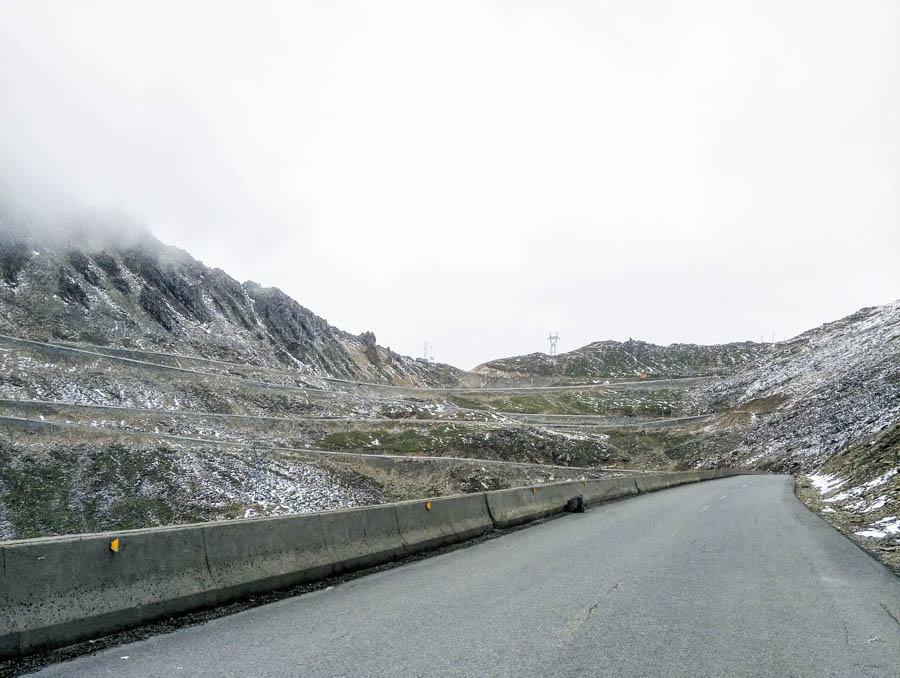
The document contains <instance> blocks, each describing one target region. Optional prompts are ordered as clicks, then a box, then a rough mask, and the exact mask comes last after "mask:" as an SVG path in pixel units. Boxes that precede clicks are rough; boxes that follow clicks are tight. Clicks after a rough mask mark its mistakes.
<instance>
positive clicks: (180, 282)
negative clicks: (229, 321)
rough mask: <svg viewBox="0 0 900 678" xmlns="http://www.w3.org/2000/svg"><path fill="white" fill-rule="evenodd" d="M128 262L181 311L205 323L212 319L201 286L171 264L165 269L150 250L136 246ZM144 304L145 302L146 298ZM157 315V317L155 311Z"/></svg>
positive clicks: (126, 257) (137, 274)
mask: <svg viewBox="0 0 900 678" xmlns="http://www.w3.org/2000/svg"><path fill="white" fill-rule="evenodd" d="M125 266H127V267H128V269H129V270H130V271H131V272H132V273H134V274H135V275H136V276H139V277H141V278H143V279H144V281H146V283H147V285H148V286H149V287H151V288H154V289H155V290H156V292H158V293H159V295H160V296H161V298H162V299H164V300H165V301H167V302H169V304H171V306H172V307H173V308H174V309H175V310H176V311H177V312H179V313H181V314H182V315H185V316H187V317H189V318H193V319H195V320H197V321H198V322H201V323H205V322H209V320H210V316H209V312H208V311H207V310H206V306H205V305H204V304H203V297H202V295H201V294H200V291H199V289H198V288H197V287H196V286H194V285H191V284H190V283H189V282H188V281H187V280H185V279H184V278H183V277H182V276H181V275H179V274H178V273H177V272H176V271H175V270H173V269H172V268H171V267H166V269H165V270H164V269H163V268H162V267H161V266H160V264H159V263H158V261H157V259H156V258H155V257H153V256H152V255H151V254H150V253H148V252H146V251H144V250H135V249H133V250H131V251H129V252H128V253H127V254H126V255H125ZM143 298H144V295H143V293H142V299H143ZM141 304H142V306H143V301H142V302H141ZM145 310H146V308H145ZM148 312H149V311H148ZM151 315H152V314H151ZM153 317H154V318H156V316H155V315H154V316H153ZM157 320H158V318H157ZM161 324H162V323H161Z"/></svg>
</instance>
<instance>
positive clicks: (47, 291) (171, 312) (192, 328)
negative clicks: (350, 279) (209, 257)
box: [0, 211, 462, 386]
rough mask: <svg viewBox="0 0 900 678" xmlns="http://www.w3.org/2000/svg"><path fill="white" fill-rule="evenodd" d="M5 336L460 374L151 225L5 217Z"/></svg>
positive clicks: (0, 216) (268, 362) (338, 370)
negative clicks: (120, 229) (58, 228)
mask: <svg viewBox="0 0 900 678" xmlns="http://www.w3.org/2000/svg"><path fill="white" fill-rule="evenodd" d="M0 333H3V334H8V335H12V336H17V337H21V338H26V339H35V340H40V341H64V342H73V343H82V344H93V345H98V346H112V347H120V348H126V349H128V348H134V349H140V350H150V351H162V352H170V353H175V354H182V355H194V356H197V357H202V358H211V359H219V360H226V361H231V362H235V363H243V364H249V365H257V366H264V367H277V368H281V369H285V368H287V369H290V370H293V371H296V372H298V373H300V374H302V375H306V376H308V377H309V378H315V377H336V378H343V379H349V380H359V381H367V382H374V383H384V384H396V385H404V386H447V385H455V384H456V383H457V382H458V380H459V377H460V375H461V374H462V371H461V370H458V369H456V368H454V367H451V366H449V365H442V364H436V363H431V362H428V361H424V360H418V359H414V358H410V357H406V356H401V355H399V354H397V353H395V352H393V351H391V350H390V349H389V348H384V347H381V346H378V344H377V343H376V338H375V335H374V334H373V333H371V332H364V333H363V334H361V335H359V336H354V335H351V334H349V333H347V332H344V331H342V330H340V329H338V328H336V327H334V326H332V325H330V324H329V323H328V322H327V321H326V320H325V319H324V318H321V317H319V316H317V315H316V314H315V313H313V312H312V311H310V310H309V309H307V308H305V307H303V306H301V305H300V304H299V303H297V302H296V301H295V300H294V299H292V298H291V297H289V296H288V295H287V294H285V293H284V292H282V291H281V290H279V289H277V288H266V287H262V286H261V285H259V284H257V283H254V282H245V283H239V282H238V281H236V280H235V279H234V278H232V277H230V276H229V275H228V274H227V273H225V272H224V271H222V270H221V269H215V268H209V267H207V266H205V265H204V264H203V263H201V262H199V261H197V260H196V259H194V258H193V257H191V256H190V255H189V254H188V253H186V252H184V251H182V250H179V249H177V248H174V247H170V246H167V245H164V244H162V243H161V242H159V241H158V240H156V238H154V237H153V236H152V235H151V234H150V233H149V232H147V231H143V232H140V231H139V232H131V233H127V234H121V233H120V234H117V235H116V236H114V237H110V236H108V234H105V233H100V234H98V233H97V232H96V231H94V230H91V229H90V228H86V229H85V231H84V232H77V231H76V232H69V233H67V235H65V236H61V235H54V234H52V233H47V232H41V231H40V230H39V229H30V228H27V227H23V226H22V225H21V224H17V223H15V222H14V221H13V222H11V221H9V220H7V221H4V213H3V212H2V211H0Z"/></svg>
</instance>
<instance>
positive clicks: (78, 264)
mask: <svg viewBox="0 0 900 678" xmlns="http://www.w3.org/2000/svg"><path fill="white" fill-rule="evenodd" d="M68 260H69V264H71V266H72V268H74V269H75V270H76V271H78V272H79V273H80V274H81V277H82V278H84V279H85V280H86V281H87V282H89V283H90V284H91V285H93V286H94V287H96V286H97V285H99V284H100V276H98V275H97V274H96V273H95V272H94V270H93V269H92V268H91V262H90V260H89V259H88V258H87V257H86V256H85V254H84V252H82V251H80V250H71V251H70V252H69V255H68Z"/></svg>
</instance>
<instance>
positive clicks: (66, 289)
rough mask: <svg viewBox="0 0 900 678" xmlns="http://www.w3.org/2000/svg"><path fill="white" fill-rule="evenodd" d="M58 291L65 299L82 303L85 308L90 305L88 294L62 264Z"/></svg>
mask: <svg viewBox="0 0 900 678" xmlns="http://www.w3.org/2000/svg"><path fill="white" fill-rule="evenodd" d="M58 291H59V296H60V297H61V298H62V299H64V300H65V301H68V302H71V303H75V304H81V305H82V306H84V307H85V308H87V307H88V298H87V294H85V292H84V290H83V289H81V285H79V284H78V283H77V282H76V281H75V279H74V278H73V277H72V276H71V275H70V274H69V272H68V271H67V270H66V269H65V268H64V267H62V266H60V268H59V282H58Z"/></svg>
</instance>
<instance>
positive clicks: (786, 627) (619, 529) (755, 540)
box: [39, 476, 900, 678]
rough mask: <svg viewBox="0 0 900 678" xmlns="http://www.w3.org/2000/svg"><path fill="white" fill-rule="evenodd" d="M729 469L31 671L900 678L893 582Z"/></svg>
mask: <svg viewBox="0 0 900 678" xmlns="http://www.w3.org/2000/svg"><path fill="white" fill-rule="evenodd" d="M792 482H793V481H792V479H790V478H788V477H783V476H780V477H772V476H768V477H766V476H739V477H736V478H728V479H722V480H715V481H710V482H705V483H699V484H694V485H688V486H683V487H679V488H675V489H671V490H666V491H663V492H657V493H653V494H647V495H642V496H639V497H635V498H632V499H627V500H624V501H619V502H615V503H612V504H607V505H605V506H601V507H598V508H595V509H592V510H589V511H588V512H587V513H584V514H574V515H566V516H563V517H561V518H559V519H556V520H550V521H547V522H544V523H542V524H539V525H535V526H532V527H529V528H526V529H523V530H519V531H516V532H512V533H510V534H506V535H503V536H501V537H499V538H496V539H489V540H487V541H483V542H481V543H477V544H475V545H473V546H471V547H469V548H464V549H459V550H456V551H452V552H450V553H445V554H443V555H439V556H436V557H433V558H429V559H426V560H422V561H419V562H414V563H411V564H407V565H404V566H401V567H397V568H394V569H391V570H387V571H383V572H380V573H377V574H373V575H370V576H366V577H360V578H358V579H355V580H352V581H349V582H347V583H345V584H342V585H339V586H337V587H336V588H333V589H330V590H322V591H317V592H314V593H310V594H306V595H303V596H300V597H297V598H291V599H287V600H283V601H280V602H277V603H274V604H271V605H267V606H263V607H258V608H255V609H251V610H248V611H245V612H242V613H239V614H235V615H233V616H230V617H223V618H220V619H217V620H214V621H212V622H209V623H207V624H203V625H200V626H194V627H190V628H186V629H182V630H180V631H177V632H175V633H172V634H169V635H163V636H157V637H154V638H150V639H148V640H145V641H141V642H137V643H133V644H129V645H124V646H121V647H117V648H113V649H111V650H106V651H103V652H101V653H99V654H97V655H94V656H88V657H82V658H80V659H77V660H75V661H72V662H69V663H65V664H59V665H55V666H51V667H48V668H46V669H45V670H44V671H42V672H41V673H40V674H39V675H41V676H91V677H94V676H135V677H138V676H140V677H141V678H146V677H150V676H163V677H165V678H176V677H177V676H210V677H215V678H220V677H222V676H253V677H258V678H259V677H273V676H279V677H281V676H283V677H291V678H296V677H298V676H617V677H622V676H692V677H693V676H716V677H720V676H815V677H816V678H822V677H823V676H841V677H847V676H853V677H857V676H859V677H862V676H890V677H891V678H897V676H898V675H900V622H898V619H900V579H898V578H897V577H896V576H894V575H893V574H891V573H890V572H889V571H888V570H887V569H886V568H884V567H883V566H882V565H880V564H879V563H878V562H876V561H875V560H873V559H872V558H870V557H869V556H868V555H866V554H865V553H863V552H862V551H860V550H859V549H858V548H857V547H856V546H854V545H853V544H852V543H851V542H850V541H849V540H847V539H845V538H844V537H843V536H841V535H840V534H839V533H837V532H836V531H834V530H833V529H832V528H831V527H829V526H828V525H827V524H825V523H824V522H823V521H821V520H820V519H819V518H818V517H816V516H815V515H813V514H812V513H810V512H809V511H808V510H807V509H806V508H805V507H804V506H803V505H802V504H801V503H800V502H799V501H798V500H797V499H795V497H794V495H793V485H792Z"/></svg>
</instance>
